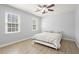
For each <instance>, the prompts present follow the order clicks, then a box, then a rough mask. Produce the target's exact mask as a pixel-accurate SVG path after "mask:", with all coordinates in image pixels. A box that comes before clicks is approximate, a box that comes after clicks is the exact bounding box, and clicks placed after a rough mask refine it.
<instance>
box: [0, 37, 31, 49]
mask: <svg viewBox="0 0 79 59" xmlns="http://www.w3.org/2000/svg"><path fill="white" fill-rule="evenodd" d="M30 38H31V37H29V38H25V39H21V40H17V41H13V42H9V43H6V44H2V45H0V48H2V47H6V46H8V45H12V44H15V43H18V42H21V41H24V40H27V39H30Z"/></svg>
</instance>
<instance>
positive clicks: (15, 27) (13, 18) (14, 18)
mask: <svg viewBox="0 0 79 59" xmlns="http://www.w3.org/2000/svg"><path fill="white" fill-rule="evenodd" d="M5 31H6V33H17V32H20V16H19V15H16V14H13V13H6V14H5Z"/></svg>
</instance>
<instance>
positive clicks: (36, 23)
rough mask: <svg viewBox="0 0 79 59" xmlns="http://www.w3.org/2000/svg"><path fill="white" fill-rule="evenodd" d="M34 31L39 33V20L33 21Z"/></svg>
mask: <svg viewBox="0 0 79 59" xmlns="http://www.w3.org/2000/svg"><path fill="white" fill-rule="evenodd" d="M32 22H33V23H32V30H33V31H37V30H38V19H37V18H33V19H32Z"/></svg>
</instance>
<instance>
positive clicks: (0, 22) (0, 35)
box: [0, 5, 41, 45]
mask: <svg viewBox="0 0 79 59" xmlns="http://www.w3.org/2000/svg"><path fill="white" fill-rule="evenodd" d="M6 12H11V13H15V14H19V15H20V16H21V17H20V21H21V24H20V25H21V31H20V32H19V33H11V34H6V33H5V13H6ZM33 17H36V18H37V19H38V21H39V23H38V25H39V26H38V28H39V30H38V31H36V32H33V31H32V18H33ZM40 21H41V20H40V18H39V17H37V16H35V15H32V14H30V13H28V12H24V11H21V10H19V9H16V8H13V7H10V6H8V5H0V45H2V44H6V43H9V42H13V41H17V40H21V39H25V38H29V37H31V36H33V35H34V34H35V33H38V32H40V31H41V30H40Z"/></svg>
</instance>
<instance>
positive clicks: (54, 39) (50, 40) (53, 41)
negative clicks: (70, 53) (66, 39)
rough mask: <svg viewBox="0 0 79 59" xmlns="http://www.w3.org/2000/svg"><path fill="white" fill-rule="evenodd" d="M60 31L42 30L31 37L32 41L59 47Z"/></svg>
mask: <svg viewBox="0 0 79 59" xmlns="http://www.w3.org/2000/svg"><path fill="white" fill-rule="evenodd" d="M61 38H62V34H61V33H51V32H42V33H39V34H36V35H34V36H33V37H32V39H33V42H34V43H40V44H43V45H46V46H49V47H52V48H55V49H59V48H60V47H61V44H60V41H61Z"/></svg>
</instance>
